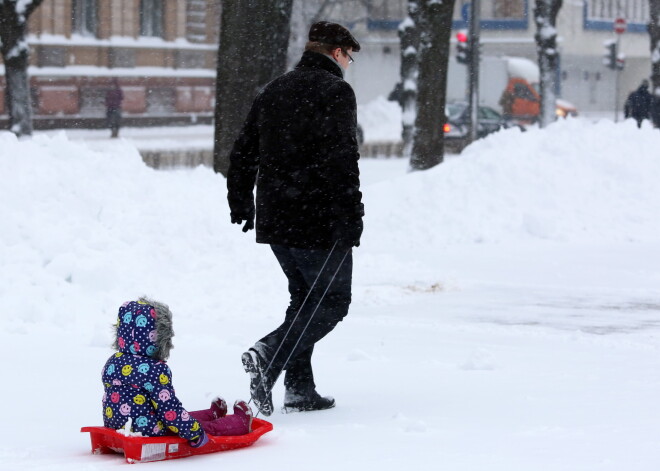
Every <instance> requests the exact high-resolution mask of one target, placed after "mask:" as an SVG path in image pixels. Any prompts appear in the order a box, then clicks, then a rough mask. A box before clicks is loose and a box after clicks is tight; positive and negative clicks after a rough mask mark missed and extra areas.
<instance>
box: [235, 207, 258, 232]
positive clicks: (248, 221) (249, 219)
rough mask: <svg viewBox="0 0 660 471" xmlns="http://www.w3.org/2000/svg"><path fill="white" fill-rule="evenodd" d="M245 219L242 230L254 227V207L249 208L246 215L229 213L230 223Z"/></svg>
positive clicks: (239, 222)
mask: <svg viewBox="0 0 660 471" xmlns="http://www.w3.org/2000/svg"><path fill="white" fill-rule="evenodd" d="M243 221H245V225H244V226H243V232H247V231H249V230H252V229H254V209H252V210H250V211H249V213H248V214H247V215H239V214H236V213H231V223H232V224H242V223H243Z"/></svg>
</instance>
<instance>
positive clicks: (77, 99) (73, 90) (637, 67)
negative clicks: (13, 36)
mask: <svg viewBox="0 0 660 471" xmlns="http://www.w3.org/2000/svg"><path fill="white" fill-rule="evenodd" d="M470 3H471V2H470V1H469V0H456V4H455V10H454V21H453V28H454V29H455V30H459V29H462V28H467V20H468V9H469V5H470ZM481 5H482V11H481V18H482V21H481V28H482V31H481V42H482V46H481V51H482V57H484V58H485V60H487V59H492V58H498V57H505V56H509V57H511V56H513V57H524V58H527V59H530V60H531V61H533V62H536V60H537V54H536V45H535V42H534V34H535V33H536V25H535V24H534V21H533V16H532V15H533V8H534V0H482V2H481ZM407 8H408V0H342V1H334V2H327V1H322V0H294V9H293V16H292V35H291V42H290V46H289V64H288V65H289V67H293V65H295V63H296V62H297V60H298V59H299V57H300V53H301V52H302V48H303V47H304V43H305V41H306V35H307V31H308V29H309V24H310V23H311V22H312V21H313V20H314V19H326V20H330V21H337V22H339V23H342V24H344V25H346V26H348V27H349V28H351V30H352V31H353V32H354V34H355V35H356V37H357V38H358V39H359V40H360V42H361V44H362V50H361V52H360V53H358V54H356V55H355V58H356V63H355V64H354V65H353V66H351V68H349V70H348V72H347V74H346V78H347V80H348V81H349V82H350V83H351V84H352V85H353V87H354V88H355V91H356V95H357V99H358V103H368V102H370V101H372V100H373V99H375V98H377V97H378V96H385V97H387V96H388V95H389V93H390V92H391V91H392V89H393V88H394V86H395V84H396V82H397V81H398V80H399V64H400V52H399V38H398V34H397V29H398V25H399V24H400V22H401V21H402V20H403V19H404V18H405V17H406V16H407ZM221 9H222V0H47V1H45V2H44V3H43V4H42V5H41V6H40V7H39V8H38V9H37V10H36V12H35V13H34V14H33V15H32V17H31V18H30V20H29V36H28V43H29V45H30V46H31V50H32V51H31V65H30V70H29V74H30V77H31V88H32V100H33V107H34V112H35V120H34V121H35V127H37V128H39V127H59V126H85V127H90V126H103V125H104V112H105V109H104V96H105V92H106V90H107V89H108V87H109V85H110V83H111V81H112V79H113V78H118V79H119V82H120V85H121V87H122V89H123V91H124V95H125V99H124V102H123V110H124V122H125V123H126V124H135V125H149V124H158V123H193V122H210V121H211V119H212V115H213V106H214V99H215V75H216V65H215V61H216V54H217V42H218V36H219V22H220V15H221ZM619 17H621V18H625V19H626V20H627V23H628V29H627V32H626V33H625V34H623V35H621V36H620V37H619V41H620V46H621V47H620V51H621V52H622V53H623V54H624V55H625V57H626V66H625V69H624V70H623V71H621V72H620V79H621V80H620V83H621V87H620V89H619V95H618V97H617V96H615V78H616V76H617V72H615V71H612V70H610V69H608V68H607V67H605V66H604V65H603V54H604V52H605V51H604V46H603V42H604V41H606V40H611V39H613V38H615V35H614V33H613V23H614V20H615V19H616V18H619ZM648 20H649V7H648V0H625V1H623V0H579V1H573V2H564V4H563V7H562V9H561V10H560V14H559V18H558V20H557V30H558V38H559V41H558V44H559V53H560V77H559V84H560V89H559V90H558V94H559V96H560V97H562V98H563V99H565V100H568V101H570V102H572V103H574V104H575V105H576V106H577V108H578V109H579V110H580V111H581V112H589V111H593V112H603V111H609V110H612V111H613V110H614V108H615V103H616V100H617V99H618V102H619V103H622V102H623V100H624V99H625V96H626V95H627V94H628V93H629V92H630V91H631V90H633V89H634V88H635V87H636V86H637V85H638V84H639V82H640V81H641V80H642V79H643V78H646V77H648V76H649V74H650V70H651V63H650V46H649V37H648V33H647V32H646V23H647V22H648ZM452 41H454V39H453V38H452ZM454 54H455V50H454V46H453V45H452V52H451V55H452V57H451V58H450V64H449V68H450V74H449V78H450V83H449V87H450V88H451V87H454V88H456V87H463V88H464V84H465V82H466V81H465V79H464V77H465V66H463V65H461V64H458V63H457V62H456V61H455V59H454V57H453V56H454ZM3 72H4V69H3V67H2V64H1V63H0V86H1V87H3V85H4V77H3ZM461 74H462V75H461ZM457 77H458V78H457ZM481 82H482V84H483V85H482V86H489V84H490V82H489V77H485V76H484V77H482V78H481ZM497 87H500V84H495V83H493V84H492V88H497ZM3 88H4V87H3ZM496 91H497V90H496ZM6 113H7V110H6V107H5V104H4V94H0V121H2V120H3V119H4V120H6Z"/></svg>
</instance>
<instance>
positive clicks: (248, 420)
mask: <svg viewBox="0 0 660 471" xmlns="http://www.w3.org/2000/svg"><path fill="white" fill-rule="evenodd" d="M234 415H235V416H238V417H240V418H241V419H242V420H243V421H244V422H245V424H246V425H247V432H246V433H250V432H252V419H253V417H252V409H250V406H248V405H247V402H245V401H236V402H234Z"/></svg>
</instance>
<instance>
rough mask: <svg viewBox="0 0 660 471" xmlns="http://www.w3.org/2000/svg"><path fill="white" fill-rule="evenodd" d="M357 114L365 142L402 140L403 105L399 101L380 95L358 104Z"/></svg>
mask: <svg viewBox="0 0 660 471" xmlns="http://www.w3.org/2000/svg"><path fill="white" fill-rule="evenodd" d="M357 116H358V123H359V125H360V126H362V130H363V131H364V141H365V142H381V141H400V140H401V107H400V106H399V103H398V102H396V101H389V100H387V99H385V97H382V96H380V97H378V98H376V99H375V100H373V101H370V102H369V103H367V104H364V105H358V109H357Z"/></svg>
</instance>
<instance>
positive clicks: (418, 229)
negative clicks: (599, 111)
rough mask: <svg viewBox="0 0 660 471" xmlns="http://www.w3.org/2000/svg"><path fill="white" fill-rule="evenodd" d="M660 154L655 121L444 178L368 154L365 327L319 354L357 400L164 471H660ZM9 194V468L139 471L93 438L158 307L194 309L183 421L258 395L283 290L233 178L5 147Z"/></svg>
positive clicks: (1, 146) (121, 151) (503, 144)
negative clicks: (122, 351) (105, 373)
mask: <svg viewBox="0 0 660 471" xmlns="http://www.w3.org/2000/svg"><path fill="white" fill-rule="evenodd" d="M377 127H378V126H373V127H372V129H375V131H374V133H375V134H378V133H379V132H382V134H383V135H386V134H387V133H388V132H391V131H385V130H382V129H381V130H380V131H379V130H378V129H377ZM170 137H171V136H168V135H167V134H165V133H163V136H162V138H163V139H169V138H170ZM659 148H660V132H658V130H654V129H651V128H650V127H644V128H643V129H641V130H638V129H636V127H635V125H634V123H631V122H625V123H620V124H616V125H615V124H614V123H612V122H610V121H601V122H598V123H592V122H590V121H587V120H579V119H578V120H569V121H563V122H560V123H556V124H554V125H552V126H550V127H549V128H547V129H546V130H538V129H535V130H531V131H528V132H525V133H520V132H519V131H517V130H508V131H505V132H501V133H498V134H496V135H492V136H490V137H488V138H487V139H485V140H482V141H480V142H477V143H475V144H474V145H472V146H470V147H469V148H468V149H466V150H465V151H464V153H463V154H462V155H461V156H458V157H452V158H450V159H447V161H446V162H445V163H444V164H442V165H440V166H438V167H436V168H434V169H431V170H428V171H425V172H418V173H407V165H406V162H405V160H402V159H365V160H364V161H363V162H362V163H361V169H362V172H363V182H364V183H363V193H364V200H365V206H366V212H367V216H366V218H365V232H364V237H363V240H362V245H361V246H360V247H359V248H358V249H356V250H355V254H354V259H355V262H354V263H355V281H354V298H353V304H352V306H351V312H350V314H349V316H348V317H347V318H346V320H345V321H344V322H343V323H341V324H340V325H339V326H338V327H337V328H336V329H335V331H334V332H333V333H332V334H331V335H329V336H328V337H327V338H326V339H324V340H323V341H322V342H320V343H319V345H318V346H317V350H316V354H315V358H316V360H315V366H316V379H317V383H318V388H319V391H320V392H321V393H323V394H331V395H333V396H334V397H335V398H336V400H337V407H336V408H335V409H333V410H330V411H324V412H318V413H307V414H289V415H285V414H281V413H279V412H276V413H275V414H273V416H271V418H270V420H271V421H272V422H273V424H274V426H275V429H274V430H273V432H271V433H269V434H267V435H265V436H264V437H263V438H262V439H261V440H259V442H257V444H255V445H254V446H253V447H252V448H249V449H244V450H238V451H234V452H225V453H218V454H213V455H206V456H200V457H194V458H190V459H188V460H186V461H185V462H181V461H178V462H177V461H170V462H164V463H158V464H155V463H154V464H149V465H145V466H150V467H151V468H154V469H174V468H179V469H180V468H181V467H182V466H195V468H196V469H204V470H207V469H208V470H216V469H226V470H230V469H272V470H283V469H287V470H308V469H314V470H333V471H335V470H336V469H337V468H339V467H341V468H342V469H346V470H365V469H372V470H384V471H389V470H397V471H398V470H401V469H403V468H405V469H414V470H437V469H443V470H451V471H463V470H464V471H474V470H488V471H500V470H501V471H529V470H535V471H542V470H553V471H568V470H598V471H608V470H612V471H621V470H627V471H628V470H634V471H639V470H656V469H657V468H658V465H659V464H660V409H659V408H658V407H657V403H658V397H660V355H658V353H659V344H658V338H659V335H660V217H658V215H659V214H660V192H659V191H658V190H657V186H658V181H660V158H658V149H659ZM0 179H1V181H0V201H1V203H0V221H1V223H0V224H2V226H1V230H0V266H1V267H2V269H1V270H0V312H1V313H2V323H0V358H1V359H2V363H1V364H2V386H1V387H0V399H1V400H0V404H2V415H1V416H2V424H3V426H2V432H1V438H2V440H1V441H0V469H3V470H4V469H7V470H14V469H48V470H58V469H62V470H64V469H66V470H71V469H116V467H117V466H119V465H121V464H122V463H123V460H122V459H121V458H120V457H118V456H108V455H105V456H93V455H91V454H90V452H89V441H88V437H87V436H85V435H83V434H81V433H79V428H80V427H81V426H84V425H93V424H99V423H101V421H102V420H101V419H102V418H101V410H100V398H101V394H102V386H101V383H100V370H101V366H102V365H103V363H104V361H105V359H106V358H107V356H109V355H110V353H111V350H110V347H109V344H110V342H111V329H110V325H111V324H112V322H113V321H114V319H115V315H116V312H117V309H118V307H119V305H120V304H121V303H122V302H124V301H125V300H128V299H132V298H135V297H137V296H139V295H141V294H148V295H150V296H152V297H154V298H157V299H161V300H163V301H164V302H167V303H169V304H170V306H171V308H172V310H173V312H174V321H175V330H176V333H177V335H176V337H175V346H176V348H175V349H174V350H173V352H172V357H171V360H170V362H169V363H170V366H171V368H172V370H173V372H174V378H175V379H174V381H175V384H176V387H177V393H178V395H179V396H180V398H181V399H182V400H183V402H184V404H185V405H186V407H188V408H189V409H196V408H202V407H207V405H208V403H209V401H210V400H211V399H212V398H213V397H214V396H215V395H216V394H221V395H223V396H225V397H226V398H227V400H229V401H233V400H234V399H236V398H247V395H248V391H247V387H248V381H247V377H246V375H245V373H244V372H243V370H242V368H241V364H240V360H239V359H240V354H241V353H242V352H243V351H244V350H245V349H246V348H247V347H249V346H250V345H251V344H252V343H253V342H254V341H255V340H256V339H258V338H259V337H260V336H262V335H263V334H264V333H266V332H267V331H269V330H270V329H271V328H273V327H274V326H276V325H277V324H278V323H279V321H280V319H281V316H282V314H283V311H284V309H285V306H286V303H287V293H286V282H285V278H284V276H283V275H282V273H281V272H280V268H279V266H278V265H277V263H276V261H275V258H274V257H273V255H272V254H271V253H270V250H269V248H268V247H266V246H263V245H257V244H255V243H254V234H253V233H249V234H248V235H245V234H243V233H242V232H241V231H240V229H239V227H238V226H235V225H234V226H233V225H231V224H230V223H229V215H228V209H227V205H226V195H225V181H224V178H223V177H222V176H219V175H215V174H214V173H213V172H212V171H211V170H210V169H208V168H201V167H200V168H196V169H183V170H175V171H156V170H153V169H150V168H147V167H146V166H145V165H144V164H143V163H142V161H141V159H140V157H139V155H138V152H137V151H136V148H135V145H134V144H133V143H132V142H131V141H130V140H129V139H126V140H118V141H116V142H113V143H112V145H109V146H104V145H101V142H100V140H95V139H93V136H91V135H89V136H87V137H85V136H77V137H75V138H74V137H73V136H72V135H70V136H69V137H67V135H66V134H63V133H54V134H40V135H37V136H36V137H35V138H34V139H32V140H26V141H20V142H19V141H17V140H16V139H15V138H14V137H13V136H12V135H10V134H8V133H0ZM282 397H283V389H282V386H281V384H278V386H277V387H276V389H275V391H274V398H275V402H276V404H281V402H282ZM151 468H150V469H151Z"/></svg>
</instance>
